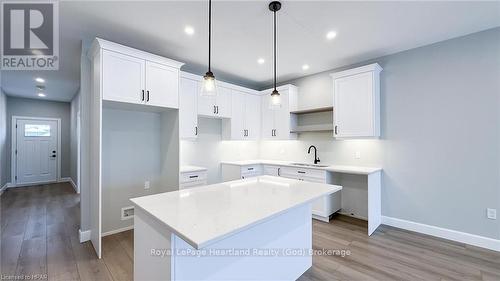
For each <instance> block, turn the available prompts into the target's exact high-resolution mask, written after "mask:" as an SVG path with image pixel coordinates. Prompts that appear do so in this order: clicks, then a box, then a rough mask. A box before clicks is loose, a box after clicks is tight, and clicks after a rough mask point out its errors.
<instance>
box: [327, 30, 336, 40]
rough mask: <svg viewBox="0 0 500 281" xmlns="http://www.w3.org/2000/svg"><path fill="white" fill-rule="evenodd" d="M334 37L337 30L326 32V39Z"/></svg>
mask: <svg viewBox="0 0 500 281" xmlns="http://www.w3.org/2000/svg"><path fill="white" fill-rule="evenodd" d="M335 37H337V32H335V31H329V32H328V33H327V34H326V39H328V40H332V39H333V38H335Z"/></svg>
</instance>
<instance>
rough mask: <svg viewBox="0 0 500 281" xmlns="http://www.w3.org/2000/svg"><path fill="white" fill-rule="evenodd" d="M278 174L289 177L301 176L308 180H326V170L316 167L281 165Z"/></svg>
mask: <svg viewBox="0 0 500 281" xmlns="http://www.w3.org/2000/svg"><path fill="white" fill-rule="evenodd" d="M280 175H281V176H283V177H287V178H288V177H290V178H301V179H304V180H308V181H316V180H319V181H318V182H326V171H324V170H316V169H303V168H295V167H281V169H280Z"/></svg>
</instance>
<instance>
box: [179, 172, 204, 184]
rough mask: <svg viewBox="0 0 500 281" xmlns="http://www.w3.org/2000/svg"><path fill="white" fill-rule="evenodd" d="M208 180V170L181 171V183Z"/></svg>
mask: <svg viewBox="0 0 500 281" xmlns="http://www.w3.org/2000/svg"><path fill="white" fill-rule="evenodd" d="M206 180H207V171H197V172H187V173H181V176H180V182H181V183H188V182H194V181H206Z"/></svg>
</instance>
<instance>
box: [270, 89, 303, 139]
mask: <svg viewBox="0 0 500 281" xmlns="http://www.w3.org/2000/svg"><path fill="white" fill-rule="evenodd" d="M271 92H272V89H269V90H264V91H262V92H261V94H262V97H261V102H262V106H261V110H262V121H261V124H262V133H261V135H262V138H263V139H267V140H288V139H296V138H297V135H296V134H295V133H291V132H290V129H291V128H292V127H294V126H295V123H296V121H297V120H296V116H295V115H293V114H290V111H293V110H296V109H297V94H298V90H297V87H295V86H293V85H285V86H281V87H278V92H279V93H280V96H281V107H280V108H271V107H270V104H271Z"/></svg>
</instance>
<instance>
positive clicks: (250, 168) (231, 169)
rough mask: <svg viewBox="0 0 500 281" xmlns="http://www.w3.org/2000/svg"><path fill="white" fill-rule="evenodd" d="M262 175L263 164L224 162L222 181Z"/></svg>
mask: <svg viewBox="0 0 500 281" xmlns="http://www.w3.org/2000/svg"><path fill="white" fill-rule="evenodd" d="M260 175H262V165H260V164H256V165H233V164H224V163H223V164H222V181H232V180H239V179H246V178H251V177H257V176H260Z"/></svg>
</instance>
